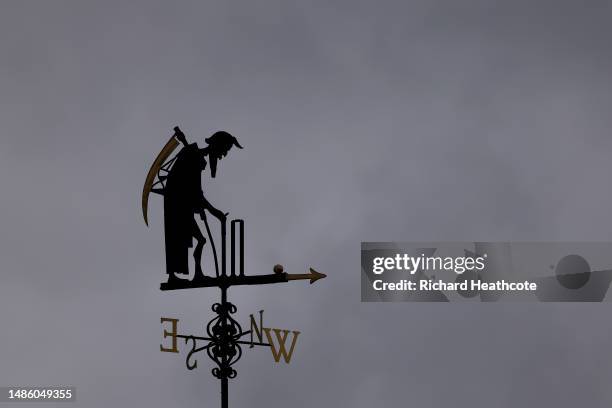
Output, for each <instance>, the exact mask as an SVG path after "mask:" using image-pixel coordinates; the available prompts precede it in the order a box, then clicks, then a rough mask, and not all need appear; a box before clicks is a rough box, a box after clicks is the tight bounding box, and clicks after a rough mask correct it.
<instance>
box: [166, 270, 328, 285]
mask: <svg viewBox="0 0 612 408" xmlns="http://www.w3.org/2000/svg"><path fill="white" fill-rule="evenodd" d="M309 269H310V273H294V274H290V273H286V272H283V267H282V265H276V266H275V267H274V273H271V274H267V275H253V276H219V277H216V278H212V277H208V276H206V277H204V278H202V279H199V280H197V281H188V280H186V279H180V280H178V281H175V282H169V283H162V284H161V290H176V289H192V288H205V287H225V288H228V287H230V286H237V285H265V284H270V283H282V282H289V281H292V280H300V279H308V280H310V283H311V284H313V283H315V282H316V281H318V280H319V279H323V278H325V277H326V276H327V275H326V274H324V273H321V272H317V271H315V270H314V269H312V268H309Z"/></svg>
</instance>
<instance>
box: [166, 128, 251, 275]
mask: <svg viewBox="0 0 612 408" xmlns="http://www.w3.org/2000/svg"><path fill="white" fill-rule="evenodd" d="M174 131H175V133H174V138H176V140H178V141H179V142H180V143H181V144H182V145H183V148H182V149H181V150H180V151H179V153H178V154H177V155H176V157H175V158H174V159H173V163H171V165H172V167H170V168H169V170H167V171H168V175H167V176H166V177H165V186H164V188H163V190H162V191H161V193H162V194H163V196H164V231H165V240H166V273H167V274H168V283H176V282H178V281H181V279H180V278H177V276H176V275H181V274H182V275H187V274H189V265H188V250H189V248H191V247H193V239H194V238H195V240H196V246H195V248H194V250H193V257H194V260H195V274H194V278H193V282H197V281H201V280H203V279H204V273H203V272H202V265H201V260H202V250H203V249H204V245H205V244H206V239H205V238H204V234H202V231H201V230H200V227H199V225H198V223H197V222H196V220H195V215H196V214H199V215H200V217H201V218H202V219H203V220H204V222H205V224H206V227H207V228H208V224H207V221H206V214H205V211H208V212H210V213H211V214H212V215H213V216H215V217H216V218H217V219H219V221H220V222H221V223H222V225H225V220H226V216H227V213H224V212H222V211H221V210H219V209H217V208H216V207H214V206H213V205H212V204H211V203H210V202H209V201H208V200H207V199H206V197H205V196H204V192H203V191H202V172H203V171H204V170H205V169H206V166H207V164H208V162H207V160H206V159H207V158H208V160H209V161H210V175H211V177H212V178H215V176H216V174H217V163H218V161H220V160H221V159H222V158H223V157H225V156H227V154H228V152H229V151H230V149H231V148H232V146H236V147H238V148H240V149H242V146H241V145H240V144H239V143H238V140H236V138H235V137H234V136H232V135H231V134H229V133H227V132H224V131H219V132H216V133H214V134H213V135H212V136H210V137H208V138H206V139H205V141H206V143H207V146H206V147H204V148H199V147H198V145H197V143H187V139H186V138H185V134H184V133H183V132H182V131H181V130H180V129H179V128H178V127H175V128H174ZM209 238H210V239H212V237H210V231H209ZM211 245H213V249H214V243H211Z"/></svg>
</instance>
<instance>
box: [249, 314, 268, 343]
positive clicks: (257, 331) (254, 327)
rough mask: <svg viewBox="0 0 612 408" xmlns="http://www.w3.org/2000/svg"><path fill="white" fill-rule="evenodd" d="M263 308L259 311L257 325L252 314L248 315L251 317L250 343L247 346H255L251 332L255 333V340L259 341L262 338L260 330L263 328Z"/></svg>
mask: <svg viewBox="0 0 612 408" xmlns="http://www.w3.org/2000/svg"><path fill="white" fill-rule="evenodd" d="M263 312H264V311H263V310H260V311H259V326H257V321H255V318H254V317H253V315H250V317H251V345H250V346H249V348H253V347H255V344H254V343H253V333H255V335H256V336H257V340H258V341H259V342H260V343H261V342H262V340H263V338H262V335H263V333H262V330H263Z"/></svg>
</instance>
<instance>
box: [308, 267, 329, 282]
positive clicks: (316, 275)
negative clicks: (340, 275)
mask: <svg viewBox="0 0 612 408" xmlns="http://www.w3.org/2000/svg"><path fill="white" fill-rule="evenodd" d="M326 276H327V275H326V274H324V273H321V272H317V271H315V270H314V269H312V268H310V284H311V285H312V284H313V283H315V282H316V281H318V280H319V279H323V278H325V277H326Z"/></svg>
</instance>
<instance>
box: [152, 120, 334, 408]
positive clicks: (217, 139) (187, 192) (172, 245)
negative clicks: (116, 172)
mask: <svg viewBox="0 0 612 408" xmlns="http://www.w3.org/2000/svg"><path fill="white" fill-rule="evenodd" d="M205 141H206V144H207V146H206V147H203V148H200V147H199V146H198V145H197V143H188V142H187V138H186V137H185V134H184V133H183V132H182V131H181V130H180V129H179V128H178V127H175V128H174V134H173V135H172V136H171V137H170V140H168V142H167V143H166V145H165V146H164V147H163V149H162V150H161V151H160V152H159V154H158V155H157V157H156V159H155V161H154V162H153V164H152V165H151V168H150V169H149V173H148V174H147V178H146V180H145V184H144V188H143V191H142V213H143V216H144V221H145V223H146V224H147V225H148V223H149V220H148V201H149V194H150V193H151V192H154V193H157V194H160V195H162V196H163V198H164V235H165V249H166V273H167V274H168V280H167V282H164V283H162V284H161V290H162V291H167V290H177V289H189V288H204V287H216V288H219V289H220V290H221V300H220V302H218V303H215V304H213V305H212V310H213V312H214V313H215V314H216V316H215V317H214V318H213V319H212V320H210V321H209V322H208V324H207V325H206V336H194V335H184V334H179V333H178V322H179V319H174V318H167V317H162V318H161V323H162V325H163V324H166V323H169V324H170V327H171V329H170V331H167V330H166V329H164V331H163V338H164V339H165V338H167V337H170V338H171V343H170V344H171V345H170V346H169V347H164V346H163V345H161V344H160V350H161V351H162V352H169V353H178V352H179V351H178V344H177V339H178V338H180V339H184V342H185V344H187V343H188V342H191V350H190V351H189V353H188V354H187V357H186V360H185V363H186V365H187V368H188V369H189V370H193V369H195V368H196V367H197V360H195V359H194V358H193V355H194V354H195V353H198V352H200V351H206V354H207V355H208V357H210V359H212V360H213V362H214V363H215V364H216V367H214V368H213V369H212V374H213V376H215V377H216V378H218V379H219V380H220V381H221V407H222V408H227V407H228V380H229V379H230V378H234V377H236V374H237V373H236V370H235V369H234V368H233V365H234V364H235V363H236V362H237V361H238V360H239V359H240V358H241V357H242V347H241V346H244V345H248V346H249V347H250V348H253V347H255V346H264V347H270V349H271V351H272V356H273V358H274V361H275V362H279V361H280V359H281V357H282V358H283V360H284V361H285V362H286V363H289V362H290V361H291V356H292V355H293V351H294V349H295V345H296V342H297V338H298V336H299V334H300V332H299V331H295V330H294V331H291V334H292V336H291V341H290V345H289V347H287V344H288V339H289V332H290V331H289V330H281V329H275V328H269V327H264V323H263V310H260V311H259V316H258V317H259V319H257V318H255V317H254V316H253V314H251V315H250V330H247V331H243V329H242V327H241V326H240V324H239V323H238V322H237V321H236V320H235V319H234V318H233V317H232V315H233V314H235V313H236V311H237V308H236V306H235V305H234V304H232V303H231V302H229V301H228V300H227V291H228V289H229V288H230V287H231V286H237V285H263V284H272V283H282V282H288V281H291V280H301V279H308V280H310V283H311V284H312V283H314V282H315V281H317V280H318V279H321V278H324V277H325V276H326V275H325V274H323V273H319V272H317V271H315V270H314V269H312V268H310V271H309V273H304V274H288V273H286V272H284V269H283V266H282V265H275V266H274V268H273V272H274V273H272V274H265V275H246V274H245V270H244V269H245V268H244V220H241V219H234V220H232V221H231V223H230V256H229V259H230V271H229V274H228V273H227V268H226V263H227V256H226V229H227V228H226V227H227V215H228V213H226V212H223V211H221V210H219V209H217V208H216V207H215V206H213V205H212V204H211V203H210V201H208V199H207V198H206V197H205V196H204V193H203V191H202V172H204V171H205V170H206V167H207V165H208V164H210V175H211V177H212V178H215V176H216V174H217V166H218V163H219V161H220V160H222V159H223V158H224V157H226V156H227V154H228V153H229V151H230V150H231V149H232V147H237V148H239V149H242V146H241V145H240V143H238V140H237V139H236V138H235V137H234V136H232V135H231V134H229V133H227V132H224V131H219V132H216V133H214V134H213V135H212V136H210V137H208V138H206V139H205ZM179 145H182V147H181V149H180V150H179V151H178V153H176V154H175V155H174V156H173V157H172V158H170V156H171V155H172V153H173V152H174V151H175V150H176V149H177V147H179ZM209 162H210V163H209ZM207 213H210V214H211V215H212V216H214V217H215V218H216V219H217V220H218V221H219V224H220V227H219V229H220V238H219V240H220V244H221V251H220V252H221V253H220V256H218V253H217V248H216V246H215V239H214V238H213V233H212V232H211V231H212V229H211V225H210V224H209V222H208V219H207ZM196 215H199V217H200V219H201V220H202V222H203V224H204V227H205V230H206V237H208V241H209V242H210V249H211V252H212V258H213V260H214V268H215V275H214V276H209V275H206V274H204V271H203V268H202V253H203V250H204V247H205V245H206V243H207V240H206V237H205V236H204V233H203V232H202V230H201V229H200V225H199V224H198V222H197V221H196ZM194 239H195V242H196V245H195V248H193V241H194ZM237 246H238V248H239V249H238V253H237V248H236V247H237ZM189 248H193V258H194V265H195V267H194V269H195V270H194V273H193V278H192V279H190V280H189V279H188V278H181V277H179V275H183V276H187V277H188V276H189V275H190V272H189ZM219 258H221V259H220V262H219ZM219 263H220V264H221V266H220V267H219ZM245 336H250V338H249V340H248V341H247V340H246V339H245ZM199 342H203V343H205V344H204V345H200V344H202V343H199ZM199 345H200V346H199Z"/></svg>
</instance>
